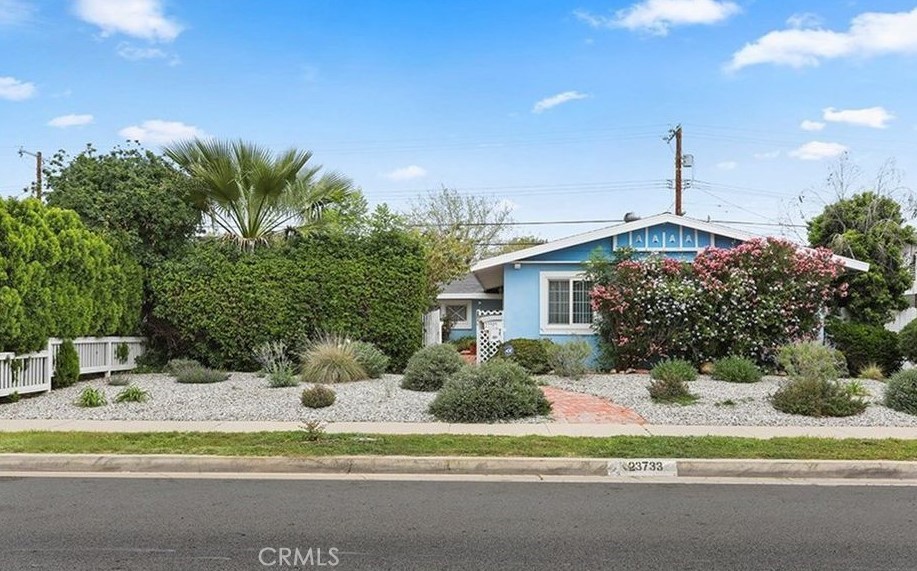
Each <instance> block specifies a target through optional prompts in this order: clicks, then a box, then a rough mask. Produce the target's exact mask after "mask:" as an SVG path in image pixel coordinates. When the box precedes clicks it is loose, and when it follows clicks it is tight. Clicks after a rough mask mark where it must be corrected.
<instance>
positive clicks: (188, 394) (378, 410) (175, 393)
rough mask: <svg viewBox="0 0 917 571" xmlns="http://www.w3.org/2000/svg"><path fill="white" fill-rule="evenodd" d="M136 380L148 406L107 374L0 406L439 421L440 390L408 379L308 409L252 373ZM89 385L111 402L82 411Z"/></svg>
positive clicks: (71, 414)
mask: <svg viewBox="0 0 917 571" xmlns="http://www.w3.org/2000/svg"><path fill="white" fill-rule="evenodd" d="M129 377H130V380H131V383H132V384H134V385H137V386H138V387H140V388H142V389H143V390H145V391H147V392H149V393H150V399H149V400H148V401H147V402H145V403H116V402H114V400H115V396H116V395H117V394H118V392H120V391H121V390H122V389H123V388H124V387H115V386H109V385H108V384H107V381H106V380H105V379H95V380H90V381H82V382H79V383H77V384H76V385H74V386H72V387H67V388H65V389H57V390H53V391H51V392H49V393H45V394H40V395H36V396H33V397H30V398H25V397H23V398H22V400H20V401H19V402H17V403H8V404H0V419H3V418H8V419H26V418H31V419H34V418H40V419H68V420H69V419H80V420H248V421H261V420H263V421H305V420H322V421H325V422H358V421H369V422H435V421H436V419H435V418H434V417H433V416H432V415H430V414H428V413H427V408H428V407H429V405H430V402H431V401H432V400H433V398H434V397H435V396H436V393H424V392H416V391H406V390H404V389H402V388H401V387H400V386H399V383H400V382H401V377H400V376H398V375H385V377H383V378H382V379H374V380H369V381H359V382H355V383H342V384H338V385H333V386H332V388H333V389H334V391H335V393H337V399H336V401H335V403H334V404H333V405H331V406H329V407H326V408H321V409H309V408H306V407H304V406H302V404H301V403H300V401H299V396H300V394H301V393H302V390H303V389H304V388H308V387H310V386H311V385H309V384H305V383H304V384H302V385H300V386H299V387H285V388H276V389H273V388H270V387H269V386H268V384H267V379H264V378H259V377H257V376H256V375H255V374H253V373H233V374H232V376H231V377H230V378H229V379H228V380H226V381H224V382H221V383H211V384H180V383H177V382H175V379H174V378H172V377H170V376H168V375H160V374H145V375H129ZM85 387H96V388H100V389H102V391H103V392H104V393H105V396H106V398H107V399H108V405H106V406H101V407H96V408H81V407H78V406H76V405H75V404H74V401H76V399H77V397H78V396H79V394H80V391H82V390H83V389H84V388H85Z"/></svg>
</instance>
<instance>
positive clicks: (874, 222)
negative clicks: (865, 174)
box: [808, 191, 917, 325]
mask: <svg viewBox="0 0 917 571" xmlns="http://www.w3.org/2000/svg"><path fill="white" fill-rule="evenodd" d="M904 223H905V220H904V217H903V216H902V214H901V206H900V204H898V202H897V201H895V200H894V199H893V198H891V197H890V196H883V195H881V194H879V193H877V192H871V191H867V192H861V193H859V194H856V195H853V196H851V197H850V198H842V199H840V200H838V201H837V202H835V203H834V204H829V205H828V206H826V207H825V210H824V211H823V212H822V213H821V214H819V215H818V216H816V217H815V218H813V219H812V221H811V222H809V224H808V231H809V242H810V243H811V244H812V245H813V246H823V247H827V248H830V249H831V250H833V251H834V253H836V254H840V255H842V256H848V257H851V258H856V259H858V260H862V261H864V262H869V263H870V268H869V271H868V272H865V273H864V272H857V273H848V274H844V275H843V276H841V277H840V278H839V280H841V281H842V282H845V283H847V284H848V295H847V296H846V297H844V298H842V299H839V300H837V302H836V303H837V306H838V307H842V308H846V310H847V311H848V312H849V315H850V317H851V318H852V319H853V320H854V321H859V322H862V323H868V324H872V325H882V324H884V323H886V322H888V321H889V320H890V319H891V318H892V317H893V315H894V312H896V311H900V310H902V309H904V308H906V307H907V301H906V300H905V299H904V297H903V294H904V292H905V291H906V290H907V289H908V288H909V287H910V286H911V284H912V283H913V281H914V276H913V272H912V268H911V267H910V264H909V262H907V261H905V260H904V253H905V249H906V248H907V247H908V246H911V245H914V244H917V235H915V232H914V229H913V228H911V227H909V226H905V224H904Z"/></svg>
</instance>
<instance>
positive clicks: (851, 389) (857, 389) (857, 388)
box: [844, 379, 870, 397]
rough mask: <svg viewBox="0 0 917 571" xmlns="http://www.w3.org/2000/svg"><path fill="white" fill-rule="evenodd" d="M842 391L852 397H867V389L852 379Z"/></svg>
mask: <svg viewBox="0 0 917 571" xmlns="http://www.w3.org/2000/svg"><path fill="white" fill-rule="evenodd" d="M844 390H845V391H847V394H849V395H850V396H852V397H868V396H869V394H870V393H869V389H867V388H866V385H864V384H863V383H862V382H861V381H859V380H858V379H853V380H852V381H848V382H847V383H846V384H844Z"/></svg>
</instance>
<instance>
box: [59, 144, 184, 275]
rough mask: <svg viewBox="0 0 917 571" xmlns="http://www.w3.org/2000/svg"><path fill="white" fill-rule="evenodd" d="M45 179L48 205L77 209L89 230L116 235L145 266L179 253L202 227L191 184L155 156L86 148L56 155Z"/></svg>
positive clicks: (133, 149) (118, 149)
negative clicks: (103, 152) (199, 227)
mask: <svg viewBox="0 0 917 571" xmlns="http://www.w3.org/2000/svg"><path fill="white" fill-rule="evenodd" d="M45 176H46V180H47V184H48V187H49V189H50V190H49V192H48V193H47V197H48V204H49V205H51V206H57V207H60V208H67V209H70V210H74V211H75V212H76V213H77V214H79V215H80V218H81V219H82V221H83V223H84V224H86V226H88V227H89V228H90V229H93V230H101V231H104V232H106V233H108V234H110V235H114V236H116V237H117V238H119V240H120V241H121V242H122V243H123V244H124V245H125V246H126V247H127V249H128V251H129V252H130V253H131V255H133V256H134V258H136V259H137V261H138V262H140V263H141V264H142V265H143V266H145V267H149V266H151V265H153V264H154V263H156V262H157V261H159V260H162V259H164V258H167V257H169V256H171V255H172V254H174V253H175V252H176V251H177V250H178V248H180V247H181V246H182V245H183V244H184V243H185V242H186V241H187V240H188V238H189V237H191V236H192V235H194V233H195V231H196V230H197V228H198V226H199V224H200V218H201V214H200V211H199V210H198V209H196V208H195V207H194V206H193V205H191V203H190V197H191V187H192V181H191V179H190V178H189V177H188V176H186V175H184V174H183V173H181V172H179V171H178V170H176V169H175V168H174V167H172V165H171V164H169V162H168V161H166V160H165V159H163V158H162V157H160V156H159V155H156V154H155V153H153V152H151V151H148V150H144V149H141V148H137V147H129V148H122V147H115V148H114V149H113V150H112V151H110V152H109V153H107V154H99V153H98V152H97V151H96V149H95V148H94V147H93V146H92V145H87V146H86V149H84V150H83V151H82V152H80V154H78V155H76V156H75V157H70V156H69V155H68V154H67V153H66V152H65V151H58V152H57V153H55V155H54V156H53V158H52V159H51V161H50V162H49V166H48V168H47V169H46V170H45Z"/></svg>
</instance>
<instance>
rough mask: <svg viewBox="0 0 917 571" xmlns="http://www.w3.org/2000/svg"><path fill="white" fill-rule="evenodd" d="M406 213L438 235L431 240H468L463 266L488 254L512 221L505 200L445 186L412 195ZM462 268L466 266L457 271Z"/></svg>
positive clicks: (418, 223) (430, 233)
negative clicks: (468, 247)
mask: <svg viewBox="0 0 917 571" xmlns="http://www.w3.org/2000/svg"><path fill="white" fill-rule="evenodd" d="M407 216H408V221H409V222H410V223H411V224H414V225H416V226H418V227H420V228H423V229H424V231H425V233H426V234H428V235H433V234H436V235H437V236H438V237H437V238H433V239H431V243H433V244H436V243H438V242H440V241H441V242H442V243H444V244H454V243H455V242H464V243H467V244H469V245H470V246H471V248H472V253H471V256H470V257H469V258H468V261H467V263H466V264H465V265H466V266H468V265H470V264H471V262H474V261H477V260H481V259H483V258H486V257H487V256H489V255H491V254H492V253H493V248H492V244H495V243H499V242H504V241H505V238H506V234H507V232H508V230H509V228H510V226H511V225H512V222H513V220H512V208H511V207H510V206H509V205H508V204H507V203H506V202H505V201H502V200H497V199H496V198H492V197H485V196H471V195H467V194H461V193H459V192H458V191H457V190H454V189H450V188H446V187H445V186H444V187H442V188H440V189H439V190H435V191H430V192H428V193H427V194H426V195H424V196H422V197H420V198H418V199H416V200H415V201H414V202H413V203H412V205H411V210H410V212H409V213H408V215H407ZM465 272H467V267H466V268H465V270H464V271H462V272H460V273H459V275H462V274H463V273H465Z"/></svg>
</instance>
